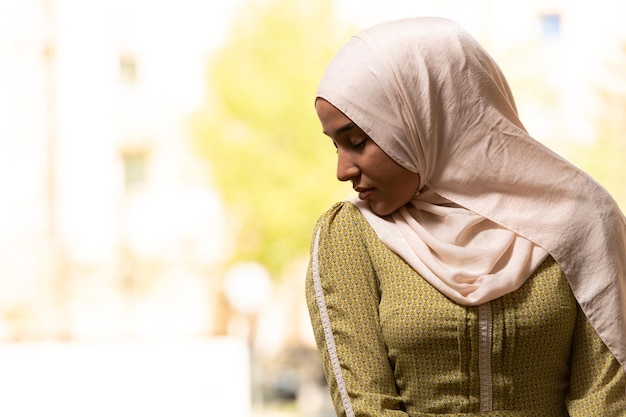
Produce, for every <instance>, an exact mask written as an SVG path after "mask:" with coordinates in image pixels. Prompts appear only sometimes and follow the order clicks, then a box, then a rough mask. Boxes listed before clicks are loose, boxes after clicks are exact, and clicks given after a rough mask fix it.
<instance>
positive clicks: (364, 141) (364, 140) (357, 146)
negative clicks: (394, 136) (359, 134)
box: [352, 136, 369, 150]
mask: <svg viewBox="0 0 626 417" xmlns="http://www.w3.org/2000/svg"><path fill="white" fill-rule="evenodd" d="M368 140H369V136H364V137H363V138H361V139H360V140H359V141H358V142H356V143H355V144H353V145H352V147H353V148H354V149H356V150H362V149H363V148H365V145H366V144H367V141H368Z"/></svg>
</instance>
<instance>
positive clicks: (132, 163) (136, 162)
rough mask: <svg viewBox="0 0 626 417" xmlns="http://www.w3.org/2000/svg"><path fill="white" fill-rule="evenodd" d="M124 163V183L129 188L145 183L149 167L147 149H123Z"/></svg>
mask: <svg viewBox="0 0 626 417" xmlns="http://www.w3.org/2000/svg"><path fill="white" fill-rule="evenodd" d="M122 163H123V165H124V185H125V187H126V189H127V190H130V189H133V188H136V187H138V186H141V185H143V184H145V182H146V179H147V168H148V152H147V151H143V150H132V151H122Z"/></svg>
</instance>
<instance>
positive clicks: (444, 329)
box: [306, 203, 626, 417]
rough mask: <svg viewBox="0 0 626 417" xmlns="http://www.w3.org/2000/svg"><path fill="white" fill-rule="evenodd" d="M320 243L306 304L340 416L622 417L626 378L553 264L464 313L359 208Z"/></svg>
mask: <svg viewBox="0 0 626 417" xmlns="http://www.w3.org/2000/svg"><path fill="white" fill-rule="evenodd" d="M316 231H317V232H316V236H315V238H314V243H313V245H312V253H311V264H310V267H309V271H308V275H307V290H306V291H307V302H308V307H309V312H310V315H311V321H312V324H313V329H314V332H315V337H316V340H317V344H318V348H319V351H320V353H321V357H322V361H323V363H324V368H325V373H326V379H327V381H328V383H329V386H330V391H331V394H332V398H333V402H334V405H335V409H336V410H337V414H338V416H347V417H350V416H359V417H382V416H410V417H426V416H437V415H445V416H449V417H454V416H456V417H460V416H501V417H513V416H517V417H561V416H563V417H565V416H573V417H593V416H598V417H618V416H620V417H624V416H626V376H625V374H624V371H623V369H622V368H621V367H620V366H619V364H618V362H617V361H616V360H615V358H614V357H613V356H612V354H611V353H610V351H609V350H608V349H607V348H606V346H605V345H604V344H603V342H602V341H601V340H600V339H599V338H598V337H597V335H596V333H595V331H594V330H593V328H592V327H591V326H590V325H589V323H588V321H587V320H586V318H585V317H584V315H583V314H582V312H581V310H580V308H579V307H578V304H577V303H576V300H575V298H574V296H573V295H572V293H571V291H570V288H569V286H568V283H567V280H566V279H565V277H564V275H563V274H562V272H561V270H560V268H559V266H558V265H557V264H556V262H555V261H554V260H553V259H552V258H551V257H549V258H548V259H546V261H544V263H543V264H542V265H541V266H540V267H539V268H538V269H537V271H536V272H535V273H534V274H533V275H532V276H531V277H530V278H529V279H528V280H527V281H526V283H525V284H524V285H523V286H522V287H521V288H520V289H519V290H517V291H515V292H513V293H510V294H508V295H506V296H504V297H501V298H499V299H496V300H494V301H492V302H490V303H487V304H483V305H481V306H477V307H466V306H461V305H458V304H456V303H454V302H452V301H450V300H449V299H448V298H446V297H445V296H444V295H442V294H441V293H440V292H438V291H437V290H436V289H435V288H433V287H432V286H431V285H430V284H429V283H428V282H426V281H425V280H424V279H422V278H421V277H420V276H419V275H418V274H417V273H416V272H415V271H414V270H413V269H412V268H410V267H409V266H408V265H407V264H406V263H405V262H404V261H403V260H402V259H400V258H399V257H398V256H397V255H396V254H394V253H393V252H391V251H390V250H389V249H388V248H387V247H386V246H384V245H383V244H382V242H380V240H379V239H378V237H377V236H376V234H375V232H374V231H373V230H372V229H371V227H370V225H369V224H368V223H367V221H366V220H365V219H364V218H363V217H362V215H361V213H360V212H359V211H358V209H357V208H356V207H354V206H353V205H352V204H350V203H338V204H336V205H335V206H333V207H332V208H331V209H330V210H329V211H327V212H326V213H325V214H324V215H323V216H322V217H321V218H320V220H319V221H318V225H317V228H316Z"/></svg>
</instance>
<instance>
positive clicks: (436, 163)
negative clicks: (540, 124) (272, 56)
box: [317, 18, 626, 369]
mask: <svg viewBox="0 0 626 417" xmlns="http://www.w3.org/2000/svg"><path fill="white" fill-rule="evenodd" d="M317 95H318V97H321V98H324V99H325V100H327V101H328V102H330V103H331V104H333V105H334V106H335V107H337V108H338V109H339V110H340V111H342V112H343V113H344V114H345V115H346V116H347V117H349V118H350V119H351V120H352V121H353V122H354V123H356V124H357V125H358V126H359V127H360V128H361V129H363V130H364V131H365V132H366V133H367V134H368V135H369V136H370V137H371V138H372V139H373V140H374V141H375V142H376V143H377V144H378V146H380V147H381V148H382V149H383V150H384V151H385V153H387V154H388V155H389V156H390V157H391V158H393V159H394V160H395V161H396V162H398V163H399V164H401V165H402V166H404V167H405V168H407V169H409V170H411V171H413V172H417V173H419V174H420V176H421V179H422V184H421V187H420V192H419V193H418V194H417V195H416V196H415V197H414V199H413V200H412V201H411V202H410V203H409V204H407V206H406V207H404V208H402V209H400V210H398V211H396V212H395V213H393V214H392V215H391V216H387V217H385V218H381V217H378V216H376V215H375V214H374V213H373V212H371V211H370V210H369V207H368V206H367V204H364V203H363V202H360V201H355V203H356V205H357V207H358V208H359V209H360V210H361V212H362V213H363V214H364V216H365V218H366V219H367V220H368V222H369V223H370V224H371V225H372V227H373V228H374V230H375V231H376V232H377V234H378V236H379V237H380V238H381V240H382V241H383V242H384V243H385V244H386V245H387V246H388V247H390V248H391V249H392V250H394V251H395V252H397V253H398V254H399V255H400V256H401V257H402V258H403V259H405V261H406V262H407V263H409V264H410V265H412V266H413V267H414V268H415V270H416V271H417V272H419V273H420V274H421V275H422V276H423V277H424V278H425V279H427V280H428V281H429V282H431V284H432V285H434V286H435V287H436V288H438V289H439V290H440V291H441V292H442V293H444V294H446V295H447V296H449V297H450V298H451V299H453V300H455V301H457V302H458V303H461V304H464V305H476V304H480V303H484V302H487V301H490V300H493V299H495V298H497V297H500V296H502V295H504V294H507V293H509V292H512V291H514V290H515V289H517V288H519V287H520V286H521V285H522V284H523V283H524V281H525V280H526V279H527V278H528V276H529V275H530V274H531V273H532V271H533V270H534V269H535V268H536V267H537V266H538V265H539V263H541V261H542V260H543V259H545V257H546V256H547V254H548V253H549V254H550V255H552V256H553V257H554V258H555V259H556V261H557V262H558V263H559V265H560V266H561V268H562V269H563V271H564V273H565V275H566V276H567V279H568V282H569V284H570V286H571V288H572V290H573V293H574V295H575V297H576V299H577V301H578V303H579V304H580V306H581V308H582V310H583V311H584V313H585V314H586V316H587V317H588V319H589V320H590V322H591V324H592V325H593V327H594V329H595V330H596V331H597V333H598V334H599V336H600V337H601V338H602V340H603V341H604V342H605V343H606V345H607V346H608V347H609V349H610V350H611V351H612V353H613V354H614V355H615V357H616V358H617V360H618V361H619V362H620V363H621V365H622V367H624V368H625V369H626V220H625V218H624V215H623V214H622V213H621V211H620V210H619V208H618V206H617V204H616V203H615V201H614V200H613V199H612V198H611V197H610V195H609V194H608V193H607V192H606V191H605V190H604V189H603V188H602V187H601V186H600V185H598V184H597V183H596V182H594V181H593V180H592V179H591V178H590V177H589V176H587V175H586V174H584V173H583V172H581V171H580V170H578V169H577V168H575V167H574V166H572V165H571V164H569V163H568V162H566V161H565V160H563V159H562V158H560V157H559V156H557V155H556V154H554V153H553V152H552V151H550V150H549V149H547V148H546V147H544V146H543V145H541V144H540V143H539V142H537V141H535V140H534V139H533V138H531V137H530V136H529V135H528V133H527V132H526V130H525V129H524V126H523V125H522V123H521V122H520V120H519V118H518V115H517V110H516V107H515V103H514V100H513V96H512V94H511V91H510V90H509V87H508V84H507V82H506V80H505V78H504V75H503V74H502V73H501V71H500V69H499V68H498V66H497V64H496V63H495V62H494V61H493V60H492V59H491V57H490V56H489V55H488V54H487V52H485V50H484V49H483V48H482V47H481V46H480V45H479V44H478V43H477V42H476V41H475V40H474V39H473V38H472V37H471V36H470V35H469V34H467V33H466V32H465V31H464V30H463V29H461V28H460V27H459V26H458V25H457V24H455V23H454V22H451V21H449V20H446V19H440V18H415V19H405V20H399V21H394V22H388V23H384V24H381V25H378V26H374V27H372V28H369V29H366V30H364V31H362V32H360V33H359V34H357V35H356V36H354V37H353V38H352V39H351V40H350V41H349V42H348V44H347V45H345V46H344V47H343V48H342V49H341V50H340V51H339V52H338V54H337V55H336V56H335V58H334V59H333V61H332V62H331V63H330V65H329V67H328V69H327V70H326V72H325V74H324V76H323V78H322V80H321V82H320V85H319V89H318V94H317Z"/></svg>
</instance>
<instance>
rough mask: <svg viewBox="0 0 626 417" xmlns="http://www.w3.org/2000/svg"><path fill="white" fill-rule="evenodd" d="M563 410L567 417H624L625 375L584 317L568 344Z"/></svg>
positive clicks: (579, 313) (625, 409)
mask: <svg viewBox="0 0 626 417" xmlns="http://www.w3.org/2000/svg"><path fill="white" fill-rule="evenodd" d="M567 408H568V411H569V414H570V416H571V417H593V416H598V417H600V416H601V417H626V374H625V373H624V369H623V368H622V367H621V366H620V364H619V362H618V361H617V359H615V357H614V356H613V354H612V353H611V352H610V351H609V349H608V348H607V347H606V345H605V344H604V342H602V340H601V339H600V337H599V336H598V335H597V333H596V332H595V330H594V329H593V327H592V326H591V324H590V323H589V321H588V320H587V318H586V317H585V315H584V313H583V312H582V310H581V309H580V307H579V308H578V318H577V321H576V328H575V332H574V337H573V343H572V359H571V370H570V388H569V393H568V398H567Z"/></svg>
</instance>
